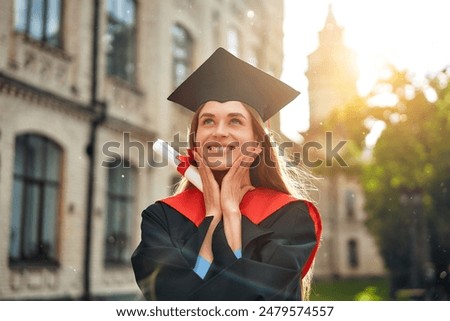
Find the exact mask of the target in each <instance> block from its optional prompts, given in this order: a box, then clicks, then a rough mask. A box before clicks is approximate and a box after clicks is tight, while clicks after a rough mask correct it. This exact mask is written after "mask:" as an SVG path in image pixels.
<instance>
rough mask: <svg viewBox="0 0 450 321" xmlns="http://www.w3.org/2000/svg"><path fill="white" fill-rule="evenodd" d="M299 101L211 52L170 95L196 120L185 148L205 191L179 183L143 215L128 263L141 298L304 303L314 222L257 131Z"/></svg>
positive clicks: (317, 231) (301, 193)
mask: <svg viewBox="0 0 450 321" xmlns="http://www.w3.org/2000/svg"><path fill="white" fill-rule="evenodd" d="M297 95H298V92H297V91H295V90H293V89H292V88H291V87H289V86H287V85H286V84H284V83H282V82H281V81H279V80H278V79H276V78H274V77H272V76H270V75H268V74H266V73H264V72H263V71H261V70H259V69H257V68H255V67H253V66H251V65H249V64H247V63H245V62H244V61H242V60H240V59H238V58H236V57H234V56H233V55H231V54H230V53H228V52H227V51H226V50H224V49H222V48H219V49H218V50H216V52H215V53H214V54H213V55H212V56H211V57H210V58H209V59H208V60H206V61H205V63H204V64H202V66H200V67H199V68H198V69H197V70H196V71H195V72H194V73H193V74H192V75H191V76H190V77H189V78H188V79H187V80H186V81H185V82H184V83H183V84H181V85H180V86H179V87H178V88H177V89H176V90H175V91H174V92H173V93H172V94H171V96H169V100H172V101H174V102H176V103H179V104H180V105H182V106H184V107H186V108H188V109H190V110H193V111H194V112H195V114H194V116H193V119H192V123H191V129H190V131H191V134H190V136H189V138H190V141H189V143H190V148H191V150H192V151H193V153H192V154H193V159H192V160H191V161H192V164H193V165H194V166H197V167H198V170H199V172H200V176H201V179H202V184H203V192H201V191H199V190H198V189H197V188H195V187H194V186H193V185H192V184H191V183H190V182H189V181H187V180H185V179H184V180H183V181H182V182H181V183H180V185H179V187H178V190H177V192H176V193H175V195H174V196H172V197H169V198H166V199H163V200H160V201H158V202H156V203H155V204H152V205H151V206H149V207H148V208H147V209H145V210H144V212H143V213H142V226H141V228H142V240H141V243H140V244H139V246H138V248H137V249H136V251H135V253H134V254H133V257H132V263H133V268H134V271H135V276H136V280H137V282H138V285H139V286H140V288H141V290H142V292H143V294H144V295H145V297H146V298H147V299H154V300H298V299H302V298H303V299H304V298H306V297H307V294H308V284H309V277H308V276H309V275H310V274H311V271H312V265H313V261H314V257H315V255H316V252H317V249H318V246H319V242H320V235H321V220H320V216H319V213H318V212H317V210H316V208H315V207H314V205H313V204H312V203H311V202H310V201H309V200H308V198H307V194H306V193H305V191H306V189H305V186H306V184H307V183H308V182H305V181H304V180H303V178H302V176H301V175H300V176H298V175H297V176H292V175H290V174H289V172H288V171H287V169H286V166H285V162H284V161H283V159H282V158H281V157H279V155H278V154H277V151H276V149H275V147H274V146H275V145H274V142H272V141H271V138H270V136H269V135H268V134H267V132H266V129H265V128H264V121H266V120H267V119H269V118H270V117H271V116H272V115H274V114H275V113H276V112H278V111H279V110H280V109H281V108H282V107H283V106H285V105H286V104H287V103H288V102H290V101H291V100H292V99H294V98H295V97H296V96H297ZM296 170H297V172H298V173H300V174H301V172H299V169H296ZM292 172H293V170H292V169H291V172H290V173H292Z"/></svg>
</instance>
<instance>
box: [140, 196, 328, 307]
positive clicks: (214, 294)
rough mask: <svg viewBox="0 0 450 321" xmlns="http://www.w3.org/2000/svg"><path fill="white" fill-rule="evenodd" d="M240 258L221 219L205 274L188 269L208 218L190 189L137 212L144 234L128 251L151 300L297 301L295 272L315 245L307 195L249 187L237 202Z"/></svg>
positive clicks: (317, 226)
mask: <svg viewBox="0 0 450 321" xmlns="http://www.w3.org/2000/svg"><path fill="white" fill-rule="evenodd" d="M240 209H241V213H242V257H241V258H239V259H237V258H236V256H235V255H234V253H233V251H232V250H231V248H230V247H229V246H228V243H227V240H226V237H225V233H224V229H223V223H222V222H220V223H219V224H218V226H217V227H216V229H215V232H214V234H213V239H212V244H213V245H212V250H213V255H214V261H213V263H212V265H211V267H210V269H209V271H208V273H207V274H206V276H205V277H204V279H202V278H200V277H199V276H198V275H197V274H196V273H195V272H194V271H193V268H194V266H195V263H196V261H197V257H198V253H199V250H200V246H201V244H202V242H203V239H204V238H205V235H206V232H207V230H208V227H209V225H210V223H211V220H212V218H211V217H206V218H205V216H204V215H205V209H204V201H203V194H202V193H201V192H200V191H199V190H197V189H196V188H190V189H188V190H186V191H185V192H183V193H181V194H178V195H176V196H173V197H170V198H167V199H165V200H161V201H158V202H156V203H155V204H153V205H151V206H149V207H148V208H147V209H145V210H144V211H143V213H142V225H141V229H142V240H141V243H140V244H139V246H138V247H137V249H136V250H135V252H134V253H133V256H132V265H133V269H134V273H135V276H136V281H137V283H138V285H139V287H140V289H141V291H142V292H143V294H144V296H145V297H146V298H147V299H149V300H218V301H223V300H252V301H253V300H299V299H300V298H301V296H300V287H299V286H300V278H301V276H304V275H305V274H306V273H307V271H308V270H309V268H310V266H311V264H312V261H313V259H314V256H315V253H316V251H317V248H318V243H319V240H320V233H321V221H320V216H319V214H318V212H317V210H316V208H315V207H314V206H313V205H312V204H311V203H309V202H305V201H301V200H297V199H295V198H293V197H292V196H290V195H287V194H284V193H280V192H277V191H273V190H270V189H264V188H257V189H255V190H253V191H250V192H248V193H247V194H246V195H245V196H244V198H243V200H242V202H241V205H240Z"/></svg>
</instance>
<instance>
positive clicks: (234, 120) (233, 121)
mask: <svg viewBox="0 0 450 321" xmlns="http://www.w3.org/2000/svg"><path fill="white" fill-rule="evenodd" d="M230 122H231V123H232V124H236V125H240V124H242V122H241V120H240V119H238V118H232V119H231V121H230Z"/></svg>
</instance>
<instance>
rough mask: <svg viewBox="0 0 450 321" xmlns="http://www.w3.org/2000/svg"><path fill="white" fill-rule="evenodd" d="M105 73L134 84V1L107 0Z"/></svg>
mask: <svg viewBox="0 0 450 321" xmlns="http://www.w3.org/2000/svg"><path fill="white" fill-rule="evenodd" d="M107 33H108V38H107V39H108V44H107V48H106V52H107V72H108V75H112V76H116V77H119V78H121V79H122V80H125V81H127V82H128V83H130V84H134V83H135V81H136V79H135V72H136V3H135V0H108V31H107Z"/></svg>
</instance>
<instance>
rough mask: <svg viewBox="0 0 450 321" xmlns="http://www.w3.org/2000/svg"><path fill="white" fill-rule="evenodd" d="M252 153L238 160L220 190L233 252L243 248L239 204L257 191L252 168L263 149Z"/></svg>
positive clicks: (224, 220)
mask: <svg viewBox="0 0 450 321" xmlns="http://www.w3.org/2000/svg"><path fill="white" fill-rule="evenodd" d="M252 151H253V152H252V153H250V154H249V155H246V154H244V155H241V156H240V157H238V158H237V159H236V161H235V162H234V164H233V166H232V167H231V169H230V170H229V171H228V173H227V174H226V175H225V177H224V178H223V180H222V185H221V189H220V201H221V208H222V215H223V223H224V232H225V236H226V238H227V242H228V245H229V246H230V248H231V249H232V250H233V251H236V250H238V249H241V247H242V238H241V234H242V233H241V211H240V209H239V204H240V203H241V201H242V198H243V197H244V195H245V194H246V193H247V192H248V191H251V190H253V189H255V187H253V186H252V185H251V181H250V166H251V164H252V163H253V161H254V160H255V158H256V156H258V154H259V153H261V151H262V149H261V148H259V147H256V148H253V149H252Z"/></svg>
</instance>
